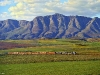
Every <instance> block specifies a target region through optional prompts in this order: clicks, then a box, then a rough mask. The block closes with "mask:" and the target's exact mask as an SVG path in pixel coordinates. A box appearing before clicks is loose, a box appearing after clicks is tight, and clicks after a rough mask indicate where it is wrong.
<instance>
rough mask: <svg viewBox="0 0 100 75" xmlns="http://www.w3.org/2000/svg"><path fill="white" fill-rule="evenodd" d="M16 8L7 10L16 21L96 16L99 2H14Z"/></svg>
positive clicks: (76, 0) (88, 0)
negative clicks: (42, 17) (50, 17)
mask: <svg viewBox="0 0 100 75" xmlns="http://www.w3.org/2000/svg"><path fill="white" fill-rule="evenodd" d="M14 1H15V3H17V4H16V6H12V7H10V8H9V11H10V12H11V15H12V16H13V17H15V18H17V19H28V20H32V19H33V18H34V17H35V16H44V15H49V14H54V13H61V14H64V15H83V16H89V17H92V16H96V15H98V14H100V13H99V12H100V0H68V1H64V2H63V3H62V2H60V0H14Z"/></svg>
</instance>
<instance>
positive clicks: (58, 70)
mask: <svg viewBox="0 0 100 75" xmlns="http://www.w3.org/2000/svg"><path fill="white" fill-rule="evenodd" d="M99 66H100V61H66V62H48V63H28V64H1V65H0V75H100V67H99Z"/></svg>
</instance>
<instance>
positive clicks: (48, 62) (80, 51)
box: [0, 39, 100, 75]
mask: <svg viewBox="0 0 100 75" xmlns="http://www.w3.org/2000/svg"><path fill="white" fill-rule="evenodd" d="M0 42H11V43H18V44H30V45H32V46H31V47H20V48H19V47H18V48H17V47H15V48H11V49H1V50H0V75H100V68H99V66H100V42H89V41H83V40H72V39H35V40H1V41H0ZM16 51H17V52H24V51H32V52H49V51H52V52H63V51H66V52H72V51H75V52H77V55H7V52H16Z"/></svg>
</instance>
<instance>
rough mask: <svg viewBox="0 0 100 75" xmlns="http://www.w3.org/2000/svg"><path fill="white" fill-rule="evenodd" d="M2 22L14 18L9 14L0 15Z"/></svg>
mask: <svg viewBox="0 0 100 75" xmlns="http://www.w3.org/2000/svg"><path fill="white" fill-rule="evenodd" d="M0 17H1V18H0V20H6V19H12V16H11V15H9V14H8V13H7V12H3V13H0Z"/></svg>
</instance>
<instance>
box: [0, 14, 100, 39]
mask: <svg viewBox="0 0 100 75" xmlns="http://www.w3.org/2000/svg"><path fill="white" fill-rule="evenodd" d="M73 37H77V38H99V37H100V18H98V17H94V18H90V17H84V16H77V15H76V16H65V15H63V14H59V13H55V14H53V15H47V16H38V17H35V18H34V19H33V20H32V21H26V20H13V19H7V20H3V21H0V39H1V40H5V39H34V38H73Z"/></svg>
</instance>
